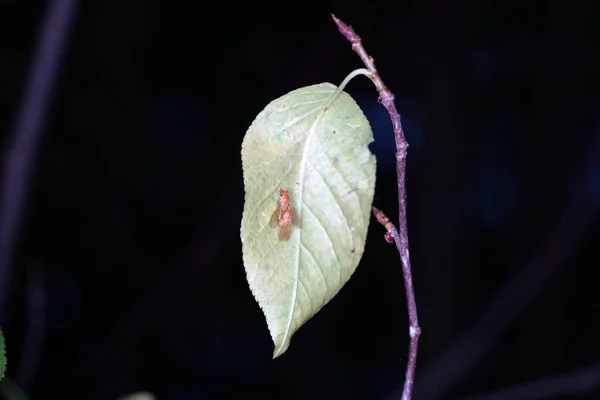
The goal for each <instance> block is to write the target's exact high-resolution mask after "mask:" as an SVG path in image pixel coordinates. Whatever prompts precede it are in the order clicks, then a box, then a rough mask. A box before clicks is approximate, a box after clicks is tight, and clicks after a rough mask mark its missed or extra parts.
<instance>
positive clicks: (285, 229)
mask: <svg viewBox="0 0 600 400" xmlns="http://www.w3.org/2000/svg"><path fill="white" fill-rule="evenodd" d="M290 236H292V224H288V225H284V226H282V227H281V229H280V230H279V240H282V241H285V240H288V239H289V238H290Z"/></svg>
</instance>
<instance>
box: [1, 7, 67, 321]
mask: <svg viewBox="0 0 600 400" xmlns="http://www.w3.org/2000/svg"><path fill="white" fill-rule="evenodd" d="M76 2H77V0H54V1H50V2H49V3H48V11H47V12H46V17H45V19H44V22H43V26H42V28H41V29H40V32H39V36H38V42H37V47H36V49H35V54H34V59H33V62H32V64H31V67H30V68H31V69H30V71H29V76H28V80H27V87H26V88H25V93H24V95H23V99H22V101H21V105H20V107H19V114H18V115H17V121H16V125H15V128H14V132H13V134H12V136H11V138H10V140H11V141H10V143H9V145H8V146H7V148H8V150H7V151H8V152H7V154H6V156H5V160H4V169H3V173H4V177H3V179H2V189H1V190H0V192H2V195H1V196H2V198H1V200H0V207H1V208H0V319H1V318H2V314H3V311H5V309H6V303H7V302H8V294H9V293H8V292H9V288H10V281H11V268H10V265H11V262H12V258H13V252H14V246H15V243H16V242H17V238H18V236H19V224H20V217H21V212H22V210H23V205H24V203H25V198H26V195H27V183H28V181H29V174H30V171H31V167H32V165H33V164H34V161H35V154H36V150H37V145H38V142H39V138H40V135H41V133H42V125H43V123H44V120H45V116H46V115H45V114H46V109H47V108H48V101H49V100H50V93H51V90H52V86H53V84H54V81H55V80H56V75H57V72H58V67H59V61H60V58H61V55H62V50H63V48H64V47H65V46H64V44H65V43H66V39H67V32H68V28H69V25H70V21H71V16H72V15H73V13H74V11H75V4H76Z"/></svg>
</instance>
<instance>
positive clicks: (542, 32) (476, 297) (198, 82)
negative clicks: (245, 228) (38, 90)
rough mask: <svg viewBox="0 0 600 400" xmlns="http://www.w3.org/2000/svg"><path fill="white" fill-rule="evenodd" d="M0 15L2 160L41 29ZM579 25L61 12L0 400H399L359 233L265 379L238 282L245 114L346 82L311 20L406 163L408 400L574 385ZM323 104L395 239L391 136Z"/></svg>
mask: <svg viewBox="0 0 600 400" xmlns="http://www.w3.org/2000/svg"><path fill="white" fill-rule="evenodd" d="M80 3H83V2H80ZM1 4H2V5H1V8H0V10H1V11H0V40H1V42H0V43H1V55H0V59H1V60H2V61H1V62H0V104H1V109H0V111H1V113H0V132H2V150H3V151H4V152H5V151H6V149H7V144H8V141H7V138H8V137H9V135H10V134H11V132H13V131H14V129H13V128H14V122H15V115H16V113H17V110H18V106H19V101H20V99H21V94H22V90H23V88H24V85H25V81H26V78H27V70H28V67H29V65H30V63H31V61H32V55H33V49H34V44H35V41H36V35H37V33H38V31H39V26H40V23H41V21H42V19H43V14H44V11H45V10H46V3H44V2H39V1H38V2H18V1H3V2H2V3H1ZM594 8H595V7H594V2H591V1H590V2H587V3H586V2H577V1H573V2H558V1H547V2H516V1H514V2H513V1H504V2H481V1H466V0H463V1H447V2H442V1H387V2H368V1H363V2H347V1H341V0H338V1H332V2H319V3H314V4H313V3H303V2H294V3H289V2H288V3H253V2H248V3H246V4H235V3H230V2H225V1H221V2H211V3H202V4H201V3H195V2H190V3H184V2H167V1H158V0H145V1H142V0H132V1H127V2H124V1H116V0H106V1H101V2H100V1H99V2H85V4H80V6H79V9H78V12H77V14H76V16H75V19H74V22H73V26H72V29H71V31H70V36H69V40H68V42H67V43H65V46H66V52H65V56H64V59H63V62H62V68H61V72H60V76H59V78H58V81H57V84H56V85H55V88H54V92H53V96H52V101H51V104H50V108H49V109H48V118H47V119H46V121H45V125H44V133H43V140H42V142H41V143H40V151H39V154H38V158H37V161H36V166H35V174H34V176H33V177H32V181H31V190H30V192H29V194H28V197H27V200H28V202H27V205H26V207H25V213H24V218H23V220H22V222H23V229H22V231H21V235H20V240H19V243H18V244H19V247H18V252H17V254H16V257H15V260H14V264H13V275H14V280H13V282H12V284H11V295H10V303H9V304H10V309H9V312H8V313H7V314H6V315H4V316H3V320H2V321H0V323H1V326H2V328H3V330H4V331H5V333H6V337H7V344H8V352H9V369H8V373H9V375H11V376H12V377H14V378H16V379H17V380H19V376H24V375H26V374H30V375H31V376H32V377H33V378H32V380H31V384H28V383H26V382H25V385H24V389H25V390H26V391H27V392H28V393H29V394H30V396H31V398H32V399H55V398H78V399H79V398H81V399H114V398H116V397H117V396H119V395H123V394H126V393H129V392H133V391H136V390H148V391H151V392H152V393H154V394H155V395H156V396H157V397H158V399H160V400H170V399H173V400H174V399H229V398H260V399H338V398H339V399H386V398H390V399H391V398H399V397H398V393H395V392H396V391H397V390H399V389H400V388H401V386H402V383H403V376H404V370H405V366H406V358H407V350H408V322H407V316H406V303H405V297H404V288H403V281H402V273H401V269H400V264H399V259H398V256H397V252H396V249H395V248H394V246H393V245H388V244H387V243H386V242H385V241H384V239H383V233H384V231H383V229H382V228H381V227H380V226H379V225H377V224H376V223H375V222H374V219H372V220H371V226H370V229H369V235H368V239H367V247H366V253H365V255H364V257H363V260H362V261H361V263H360V265H359V267H358V269H357V271H356V272H355V274H354V275H353V277H352V279H351V280H350V281H349V282H348V284H347V285H346V286H345V287H344V289H343V290H342V291H341V292H340V293H339V295H338V296H337V297H336V298H335V299H334V300H333V301H331V302H330V303H329V304H328V305H327V306H326V307H325V308H323V310H321V312H320V313H319V314H318V315H316V316H315V317H314V318H313V319H312V320H311V321H309V322H308V323H307V324H306V325H305V326H304V327H302V328H301V329H300V330H299V331H298V333H297V334H296V335H295V336H294V338H293V340H292V344H291V347H290V348H289V350H288V351H287V352H286V353H285V354H284V355H283V356H281V357H280V358H278V359H276V360H274V361H273V360H272V359H271V356H272V350H273V347H272V343H271V341H270V336H269V333H268V330H267V327H266V325H265V323H264V318H263V316H262V314H261V311H260V309H259V307H258V306H257V304H256V303H255V301H254V299H253V297H252V295H251V293H250V291H249V289H248V287H247V284H246V281H245V273H244V269H243V265H242V262H241V245H240V239H239V224H240V219H241V212H242V207H243V193H244V192H243V184H242V170H241V159H240V147H241V142H242V139H243V135H244V134H245V132H246V129H247V128H248V126H249V125H250V123H251V122H252V120H253V119H254V117H255V116H256V114H258V112H259V111H261V110H262V108H263V107H264V106H265V105H266V104H267V103H268V102H269V101H271V100H273V99H275V98H277V97H279V96H281V95H283V94H285V93H287V92H288V91H290V90H293V89H295V88H298V87H302V86H307V85H312V84H315V83H319V82H325V81H327V82H332V83H334V84H339V83H340V82H341V81H342V80H343V78H344V77H345V76H346V75H347V74H348V73H349V72H350V71H352V70H353V69H355V68H359V67H362V65H361V63H360V60H359V59H358V57H357V56H356V54H355V53H354V52H352V50H351V49H350V44H349V43H348V42H347V41H346V40H345V39H344V38H343V37H342V36H341V35H340V34H339V33H338V31H337V28H336V26H335V25H334V23H333V22H332V20H331V18H330V15H329V13H331V12H333V13H335V14H336V15H337V16H338V17H340V18H341V19H342V20H344V21H345V22H346V23H348V24H350V25H352V26H353V27H354V28H355V29H356V31H357V33H358V34H359V35H361V36H362V38H363V43H364V45H365V47H366V49H367V51H368V52H369V53H370V54H371V55H372V56H373V57H374V58H375V61H376V65H377V67H378V69H379V72H380V73H381V75H382V77H383V79H384V81H385V82H386V84H387V85H388V86H389V88H390V89H391V90H392V92H394V94H395V95H396V100H397V107H398V109H399V111H400V113H401V114H402V116H403V123H404V128H405V131H406V134H407V139H408V141H409V143H410V145H411V147H410V148H409V155H408V174H407V191H408V220H409V221H408V222H409V233H410V244H411V247H410V248H411V258H412V263H413V274H414V285H415V291H416V296H417V302H418V306H419V317H420V323H421V326H422V328H423V334H422V336H421V345H420V353H419V361H418V367H417V378H416V383H415V385H416V388H415V396H414V398H415V399H433V398H438V399H462V398H466V397H468V396H472V395H475V394H479V393H483V392H487V391H494V390H498V389H500V388H504V387H507V386H511V385H515V384H519V383H525V382H530V381H534V380H536V379H541V378H548V377H552V376H555V375H556V374H561V373H567V372H573V371H575V372H576V371H578V370H579V369H582V368H586V367H588V366H592V365H598V364H597V363H598V362H600V360H599V358H600V357H599V353H600V339H599V338H600V299H599V294H598V293H599V292H598V290H597V289H596V288H597V286H598V280H597V279H596V278H594V276H596V275H597V272H596V269H597V268H598V266H599V261H600V256H598V252H597V250H596V248H595V245H597V243H598V239H599V238H600V224H599V223H598V222H599V221H598V207H599V206H600V103H599V101H598V100H599V96H598V94H599V91H598V78H597V75H598V71H599V70H600V69H599V65H598V57H597V52H598V50H597V49H598V45H597V43H596V42H593V38H594V37H595V34H596V33H597V32H595V31H596V30H597V29H596V26H597V21H598V16H597V15H596V14H595V9H594ZM346 91H347V92H349V93H350V94H351V95H352V96H353V97H354V98H355V99H356V100H357V102H358V103H359V104H360V105H361V107H362V108H363V110H364V112H365V114H366V115H367V117H368V119H369V120H370V121H371V125H372V127H373V130H374V135H375V139H376V143H374V144H373V145H372V146H371V148H372V150H373V151H374V152H375V154H376V156H377V163H378V164H377V168H378V170H377V186H376V193H375V200H374V204H375V205H376V206H378V207H379V208H381V209H383V210H384V211H385V212H386V213H387V214H388V215H389V216H390V217H392V218H393V219H394V220H395V219H396V215H397V198H396V175H395V165H394V151H395V149H394V147H393V146H394V145H393V136H392V130H391V124H390V122H389V119H388V117H387V114H386V112H385V109H384V108H383V107H382V106H381V105H380V104H378V103H377V93H376V92H375V90H374V87H373V85H372V84H371V83H370V82H369V81H368V79H366V78H364V77H359V78H357V79H355V80H353V81H352V82H351V83H350V85H349V86H348V87H347V89H346ZM4 154H5V153H4ZM32 280H33V282H34V285H33V286H34V287H37V288H38V289H36V290H42V293H45V300H43V306H44V307H43V310H42V311H41V313H40V314H37V315H36V316H35V317H34V318H33V319H35V320H36V321H38V322H39V321H42V323H41V324H39V323H38V324H37V325H36V326H37V328H36V329H37V331H36V332H37V333H36V335H37V336H35V335H34V337H37V338H38V340H42V341H43V346H42V348H41V350H40V351H39V352H33V354H32V355H29V356H27V357H26V358H25V361H21V356H22V355H23V350H24V349H26V348H27V346H28V344H27V341H26V340H25V334H26V333H27V332H30V325H29V323H28V321H29V320H28V318H31V314H30V310H29V309H28V308H27V304H28V303H27V301H28V298H29V297H30V296H31V293H32V291H31V290H28V289H27V288H28V287H31V286H32ZM36 285H37V286H36ZM40 288H42V289H40ZM490 304H491V306H490ZM457 343H459V344H460V345H458V346H457V345H456V344H457ZM448 351H451V353H447V352H448ZM595 371H596V372H595V373H592V374H591V376H592V377H591V378H589V379H588V380H587V381H585V382H588V383H589V382H591V385H589V386H585V385H584V386H583V387H582V388H581V390H580V391H579V392H578V393H574V392H571V393H569V394H564V395H560V396H558V397H556V398H573V399H592V398H597V396H598V395H599V394H600V391H598V389H597V387H598V386H599V385H600V372H598V371H599V368H596V370H595ZM557 382H558V381H556V380H552V381H550V383H551V385H553V384H556V383H557ZM571 388H572V389H573V388H577V385H575V386H572V387H571ZM550 392H553V390H550ZM594 392H595V394H594ZM530 394H533V392H531V393H530ZM394 396H395V397H394ZM501 398H507V399H512V398H517V397H514V395H506V396H504V397H501ZM524 398H528V397H524Z"/></svg>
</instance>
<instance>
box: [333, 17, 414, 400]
mask: <svg viewBox="0 0 600 400" xmlns="http://www.w3.org/2000/svg"><path fill="white" fill-rule="evenodd" d="M331 17H332V18H333V20H334V21H335V23H336V24H337V26H338V28H339V30H340V32H341V33H342V35H344V36H345V37H346V39H348V41H350V43H352V50H354V51H355V52H356V54H358V56H359V57H360V59H361V60H362V62H363V63H364V64H365V67H366V68H367V70H368V71H369V73H370V76H369V77H370V78H371V81H373V83H374V84H375V87H376V88H377V92H379V98H378V99H377V101H379V102H380V103H381V104H383V106H384V107H385V109H386V110H387V111H388V113H389V115H390V119H391V120H392V126H393V128H394V137H395V140H396V173H397V175H398V213H399V225H398V226H399V227H400V231H399V232H398V230H396V227H395V226H394V224H392V223H391V222H390V220H389V219H388V218H387V217H386V216H385V214H383V212H381V211H380V210H377V209H376V208H373V212H374V213H375V216H376V217H377V221H378V222H379V223H381V224H382V225H384V226H385V228H386V229H387V231H388V233H387V234H386V240H387V241H388V242H389V241H390V240H393V241H394V242H396V248H397V249H398V253H399V254H400V259H401V261H402V272H403V274H404V288H405V290H406V301H407V306H408V320H409V324H410V328H409V334H410V345H409V351H408V365H407V366H406V377H405V379H404V390H403V391H402V400H410V398H411V394H412V388H413V382H414V376H415V368H416V366H417V350H418V346H419V335H420V334H421V328H420V327H419V319H418V317H417V303H416V301H415V292H414V290H413V285H412V272H411V268H410V257H409V252H408V227H407V222H406V185H405V177H406V152H407V149H408V143H407V142H406V139H405V138H404V131H403V130H402V123H401V122H400V114H398V111H397V110H396V105H395V103H394V95H393V94H392V92H390V90H389V89H388V88H387V87H386V86H385V84H384V83H383V80H382V79H381V77H380V76H379V73H378V72H377V69H376V68H375V62H374V60H373V57H371V56H369V55H368V54H367V52H366V51H365V49H364V47H363V45H362V42H361V39H360V37H359V36H358V35H357V34H356V32H354V30H353V29H352V27H350V26H348V25H346V24H345V23H344V22H342V21H341V20H340V19H339V18H337V17H336V16H335V15H333V14H331Z"/></svg>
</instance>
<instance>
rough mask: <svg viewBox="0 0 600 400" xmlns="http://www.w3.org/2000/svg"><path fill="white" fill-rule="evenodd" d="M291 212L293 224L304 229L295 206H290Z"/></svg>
mask: <svg viewBox="0 0 600 400" xmlns="http://www.w3.org/2000/svg"><path fill="white" fill-rule="evenodd" d="M290 210H291V211H292V224H294V225H296V226H297V227H298V228H302V218H300V214H298V211H297V210H296V209H295V208H294V206H291V205H290Z"/></svg>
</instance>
